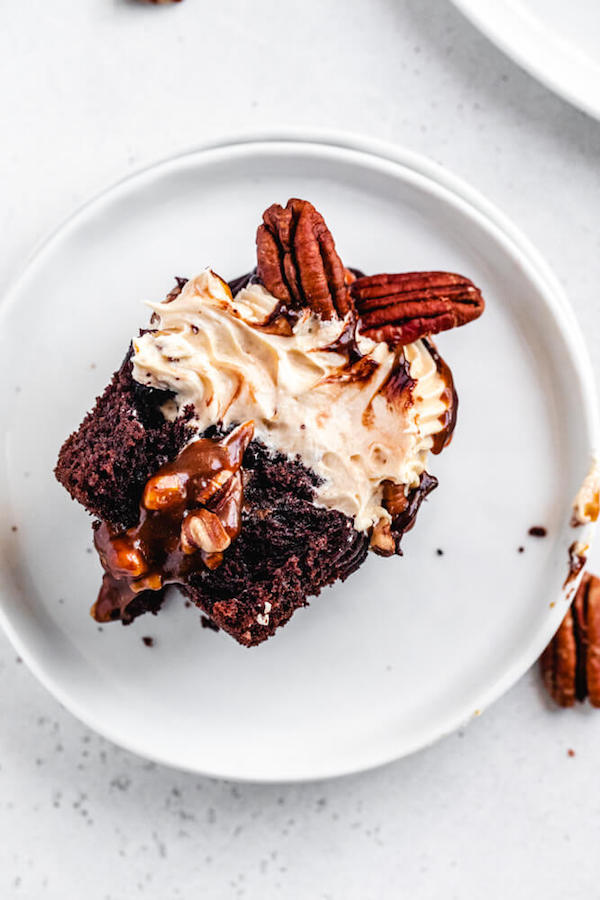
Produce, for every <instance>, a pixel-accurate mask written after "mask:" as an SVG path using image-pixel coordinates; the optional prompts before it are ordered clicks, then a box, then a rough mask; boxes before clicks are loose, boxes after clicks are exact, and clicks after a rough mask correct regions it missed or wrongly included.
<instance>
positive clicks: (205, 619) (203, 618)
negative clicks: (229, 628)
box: [186, 600, 221, 631]
mask: <svg viewBox="0 0 600 900" xmlns="http://www.w3.org/2000/svg"><path fill="white" fill-rule="evenodd" d="M186 602H187V603H189V600H188V601H186ZM189 605H190V606H191V605H192V604H191V603H190V604H189ZM200 621H201V622H202V627H203V628H209V629H210V631H220V630H221V629H220V628H219V626H218V625H215V623H214V622H213V620H212V619H209V618H208V616H200Z"/></svg>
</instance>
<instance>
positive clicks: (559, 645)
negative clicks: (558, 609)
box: [540, 573, 600, 707]
mask: <svg viewBox="0 0 600 900" xmlns="http://www.w3.org/2000/svg"><path fill="white" fill-rule="evenodd" d="M540 666H541V671H542V677H543V679H544V684H545V685H546V688H547V689H548V692H549V694H550V696H551V697H552V699H553V700H554V701H555V702H556V703H557V704H558V705H559V706H574V704H575V701H576V700H579V701H583V700H585V699H586V697H587V698H589V701H590V703H591V705H592V706H596V707H600V578H598V577H597V576H596V575H589V574H588V573H585V574H584V576H583V578H582V580H581V583H580V585H579V589H578V591H577V593H576V595H575V599H574V600H573V602H572V604H571V606H570V607H569V609H568V610H567V614H566V616H565V617H564V619H563V621H562V623H561V625H560V627H559V629H558V631H557V632H556V634H555V635H554V637H553V638H552V640H551V641H550V643H549V644H548V646H547V647H546V649H545V650H544V652H543V654H542V656H541V658H540Z"/></svg>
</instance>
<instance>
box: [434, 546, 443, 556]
mask: <svg viewBox="0 0 600 900" xmlns="http://www.w3.org/2000/svg"><path fill="white" fill-rule="evenodd" d="M435 552H436V553H437V555H438V556H443V555H444V551H443V550H440V548H439V547H438V548H437V550H436V551H435Z"/></svg>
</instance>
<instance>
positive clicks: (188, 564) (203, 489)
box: [92, 422, 254, 622]
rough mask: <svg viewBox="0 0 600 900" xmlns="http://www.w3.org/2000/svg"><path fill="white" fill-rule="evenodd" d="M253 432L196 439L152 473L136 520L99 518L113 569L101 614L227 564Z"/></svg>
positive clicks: (247, 428)
mask: <svg viewBox="0 0 600 900" xmlns="http://www.w3.org/2000/svg"><path fill="white" fill-rule="evenodd" d="M253 433H254V425H253V423H252V422H246V423H245V424H243V425H239V426H238V427H237V428H235V429H234V430H233V431H232V432H230V434H228V435H227V436H226V437H225V438H222V439H221V440H211V439H209V438H200V439H199V440H196V441H193V442H192V443H191V444H188V446H187V447H185V448H184V449H183V450H182V451H181V453H180V454H179V455H178V456H177V458H176V459H175V460H174V461H173V462H170V463H166V464H165V465H164V466H162V467H161V468H160V469H159V470H158V472H157V473H156V474H155V475H153V476H152V478H150V479H149V480H148V482H147V483H146V486H145V488H144V493H143V496H142V500H141V503H140V518H139V522H138V524H137V525H135V526H134V527H132V528H129V529H127V531H119V530H117V529H115V528H113V527H111V526H110V525H108V524H107V523H106V522H101V523H100V525H99V526H98V527H97V529H96V532H95V535H94V543H95V545H96V549H97V551H98V554H99V556H100V560H101V562H102V566H103V568H104V570H105V573H106V574H105V575H104V578H103V581H102V587H101V589H100V594H99V596H98V599H97V601H96V603H95V605H94V607H93V608H92V615H93V616H94V618H95V619H96V620H97V621H98V622H108V621H110V620H111V619H115V618H121V617H122V614H123V612H124V611H125V609H126V607H127V606H128V605H129V603H131V602H132V600H134V599H135V597H136V595H137V594H139V593H140V592H141V591H160V590H161V589H162V588H163V587H164V586H166V585H168V584H176V583H184V582H185V581H186V580H187V579H188V578H189V576H190V575H193V574H194V573H195V572H198V571H200V570H201V569H202V568H203V567H207V568H209V569H216V568H217V567H218V566H219V565H220V564H221V562H222V561H223V553H224V551H225V550H227V548H228V547H229V545H230V544H231V542H232V541H233V540H235V538H236V537H237V536H238V534H239V532H240V528H241V517H242V505H243V500H244V492H243V484H242V459H243V457H244V452H245V451H246V448H247V446H248V444H249V443H250V441H251V439H252V435H253Z"/></svg>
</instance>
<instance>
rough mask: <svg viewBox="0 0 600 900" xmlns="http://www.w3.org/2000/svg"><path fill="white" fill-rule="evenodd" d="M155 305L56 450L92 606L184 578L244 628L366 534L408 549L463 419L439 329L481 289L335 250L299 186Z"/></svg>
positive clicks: (110, 608)
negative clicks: (94, 557)
mask: <svg viewBox="0 0 600 900" xmlns="http://www.w3.org/2000/svg"><path fill="white" fill-rule="evenodd" d="M150 306H151V308H152V309H153V311H154V312H153V315H152V318H151V321H150V327H149V329H147V330H144V331H141V332H140V335H139V336H138V337H137V338H135V339H134V340H133V342H132V346H131V347H130V349H129V352H128V354H127V356H126V358H125V360H124V362H123V364H122V366H121V367H120V369H119V370H118V371H117V372H116V373H115V375H114V376H113V378H112V381H111V383H110V384H109V385H108V387H107V388H106V390H105V391H104V393H103V395H102V396H101V397H99V398H98V399H97V401H96V405H95V407H94V409H93V410H92V411H91V412H90V413H89V414H88V415H87V416H86V417H85V419H84V420H83V422H82V424H81V425H80V427H79V428H78V430H77V431H76V432H75V433H74V434H72V435H71V436H70V437H69V438H68V439H67V441H66V442H65V444H64V445H63V447H62V449H61V451H60V455H59V459H58V464H57V466H56V470H55V472H56V477H57V479H58V480H59V481H60V482H61V484H63V485H64V487H65V488H66V489H67V490H68V492H69V493H70V494H71V496H72V497H73V498H74V499H75V500H77V501H78V502H79V503H81V504H82V505H83V506H84V507H85V508H86V509H87V510H88V512H90V513H91V514H92V515H93V516H94V517H95V521H94V523H93V529H94V541H95V545H96V548H97V550H98V552H99V555H100V560H101V562H102V565H103V568H104V570H105V574H104V578H103V582H102V587H101V590H100V593H99V596H98V598H97V600H96V602H95V603H94V605H93V607H92V614H93V616H94V617H95V619H96V620H97V621H99V622H108V621H112V620H120V621H122V622H123V623H124V624H128V623H129V622H131V621H132V620H133V619H134V618H135V617H137V616H138V615H140V614H142V613H144V612H153V613H156V612H157V611H158V610H159V609H160V606H161V604H162V601H163V596H164V591H165V589H166V587H167V586H168V585H170V584H177V585H179V587H180V589H181V591H182V592H183V594H184V595H185V596H186V597H188V598H189V600H191V601H192V602H193V603H194V604H196V605H197V606H198V607H199V608H200V610H201V611H202V613H203V614H204V615H206V616H208V617H209V619H210V621H211V622H212V623H214V625H215V626H218V627H219V628H221V629H223V630H224V631H226V632H227V633H229V634H230V635H231V636H232V637H234V638H235V639H236V640H237V641H238V642H239V643H241V644H244V645H246V646H253V645H256V644H259V643H261V642H262V641H264V640H265V639H266V638H268V637H269V636H270V635H272V634H273V633H274V632H275V630H276V629H277V628H278V627H279V626H280V625H283V624H285V622H287V620H288V619H289V618H290V616H291V615H292V613H293V612H294V610H296V609H298V608H299V607H301V606H306V605H307V604H308V598H309V597H313V596H316V595H317V594H318V593H319V592H320V591H321V589H322V588H323V587H324V586H326V585H328V584H332V583H333V582H335V581H336V580H344V579H346V578H347V577H348V576H349V575H350V574H351V573H352V572H354V571H355V570H356V569H357V568H358V567H359V566H360V565H361V563H362V562H363V561H364V560H365V558H366V556H367V554H368V552H369V550H373V551H374V552H376V553H378V554H380V555H382V556H389V555H392V554H394V553H398V554H399V553H401V550H400V541H401V538H402V535H403V534H404V533H405V532H406V531H407V530H408V529H409V528H411V527H412V525H413V524H414V521H415V517H416V515H417V511H418V508H419V505H420V503H421V502H422V500H423V499H424V497H425V496H426V495H427V494H428V493H429V492H430V491H431V490H432V489H433V488H434V487H435V486H436V484H437V482H436V480H435V478H433V477H432V476H431V475H429V474H428V473H427V472H426V471H425V464H426V460H427V456H428V453H429V451H431V452H433V453H439V452H440V451H441V450H442V449H443V447H444V446H446V445H447V444H448V443H449V441H450V438H451V436H452V431H453V429H454V425H455V420H456V409H457V398H456V392H455V390H454V386H453V382H452V376H451V373H450V370H449V368H448V366H447V365H446V364H445V363H444V362H443V360H442V359H441V357H440V356H439V354H438V352H437V350H436V348H435V346H434V345H433V342H432V341H431V335H432V334H435V333H437V332H439V331H443V330H446V329H448V328H452V327H455V326H457V325H462V324H465V323H466V322H468V321H471V320H472V319H474V318H477V316H479V315H480V314H481V312H482V311H483V300H482V298H481V294H480V292H479V291H478V289H477V288H475V286H474V285H473V284H472V282H470V281H469V280H468V279H466V278H463V277H462V276H458V275H454V274H452V273H444V272H427V273H414V272H413V273H406V274H400V275H387V274H386V275H376V276H370V277H368V276H364V275H362V274H361V273H359V272H357V270H350V269H347V268H345V267H344V265H343V264H342V262H341V260H340V258H339V256H338V254H337V252H336V249H335V244H334V242H333V238H332V237H331V234H330V232H329V230H328V229H327V226H326V225H325V222H324V221H323V219H322V217H321V216H320V214H319V213H318V212H317V211H316V210H315V209H314V207H313V206H312V205H311V204H310V203H308V202H306V201H302V200H290V201H289V203H288V204H287V206H286V207H285V208H282V207H280V206H277V205H274V206H272V207H270V208H269V209H268V210H267V211H266V212H265V214H264V217H263V224H262V225H261V226H260V227H259V229H258V233H257V267H256V269H255V270H254V271H253V272H251V273H250V274H249V275H246V276H243V277H242V278H238V279H236V280H235V281H232V282H230V283H229V284H227V283H226V282H225V281H223V280H222V279H221V278H220V277H219V276H217V275H215V274H214V273H213V272H211V271H210V270H205V271H204V272H202V273H201V274H200V275H199V276H197V277H196V278H193V279H191V280H189V281H187V280H186V279H182V278H179V279H177V285H176V287H175V288H174V289H173V290H172V291H171V292H170V294H168V296H167V298H166V300H165V301H164V302H163V303H159V304H150Z"/></svg>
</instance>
